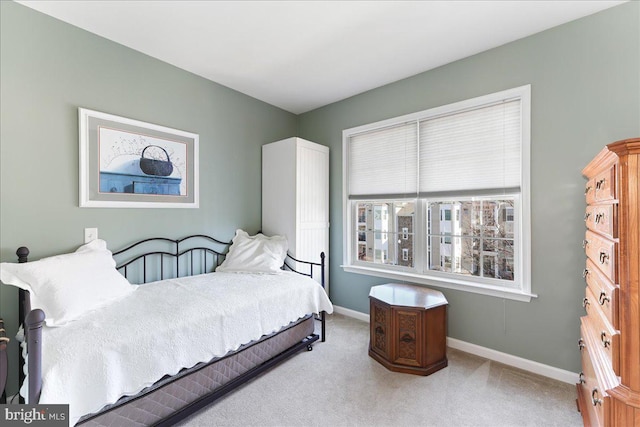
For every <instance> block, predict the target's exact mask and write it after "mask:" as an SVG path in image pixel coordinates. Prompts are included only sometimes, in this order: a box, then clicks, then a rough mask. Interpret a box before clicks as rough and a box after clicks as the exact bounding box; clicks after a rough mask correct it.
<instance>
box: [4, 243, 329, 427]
mask: <svg viewBox="0 0 640 427" xmlns="http://www.w3.org/2000/svg"><path fill="white" fill-rule="evenodd" d="M230 244H231V243H230V242H223V241H220V240H217V239H215V238H213V237H210V236H206V235H202V234H196V235H191V236H187V237H184V238H180V239H176V240H174V239H168V238H163V237H158V238H150V239H145V240H141V241H138V242H136V243H133V244H131V245H129V246H127V247H125V248H124V249H121V250H118V251H116V252H113V256H114V259H116V263H117V266H116V269H118V270H119V271H120V272H121V273H122V274H123V275H124V276H125V277H126V278H127V279H129V281H130V282H131V283H136V284H143V283H147V282H151V281H155V280H162V279H168V278H174V277H183V276H192V275H196V274H201V273H207V272H211V271H213V270H214V269H215V268H216V267H217V266H218V265H220V264H221V263H222V260H223V259H224V257H225V255H226V253H227V251H228V248H229V245H230ZM16 254H17V255H18V262H20V263H23V262H27V258H28V255H29V250H28V249H27V248H26V247H21V248H19V249H18V250H17V251H16ZM282 269H283V270H289V271H293V272H295V273H298V274H302V275H304V276H308V277H311V278H318V275H319V279H320V284H321V285H322V287H323V288H324V284H325V254H324V253H321V254H320V262H319V263H316V262H310V261H302V260H298V259H295V258H294V257H292V256H291V255H290V254H287V257H286V259H285V262H284V265H283V266H282ZM131 276H133V278H131ZM19 299H20V306H19V316H20V319H22V320H23V321H24V330H25V341H26V343H27V348H28V353H27V354H28V356H27V358H28V378H29V396H28V403H29V404H35V403H37V402H38V401H39V398H40V392H41V390H42V379H41V378H42V370H41V357H42V348H41V340H42V326H43V325H44V320H45V313H44V312H43V311H42V310H40V309H34V310H31V303H30V299H29V292H28V291H24V290H20V292H19ZM325 314H326V313H325V312H322V313H320V315H319V316H318V318H316V316H314V315H308V316H306V317H304V318H303V319H299V320H298V321H295V322H292V323H291V324H290V325H288V326H286V327H284V328H282V329H281V330H280V331H278V332H276V333H274V334H271V335H268V336H265V337H263V338H261V339H260V340H258V341H256V342H253V343H249V344H247V345H244V346H242V347H240V349H238V350H237V351H236V352H233V353H230V354H227V355H225V356H223V357H220V358H216V359H214V360H212V361H210V362H208V363H203V364H199V365H196V366H195V367H193V368H190V369H185V370H183V371H182V372H180V373H179V374H177V375H176V376H175V377H165V378H163V379H162V380H160V381H158V382H157V383H156V384H154V385H153V386H151V387H149V388H147V389H145V390H143V391H142V392H141V393H139V394H138V395H136V396H133V397H125V398H122V399H120V400H119V401H118V402H116V403H115V404H113V405H110V406H108V407H106V408H103V409H102V410H101V411H100V412H98V413H96V414H91V415H86V416H84V417H82V418H81V419H80V420H79V422H78V423H77V424H76V425H81V424H82V425H85V426H100V425H104V424H111V425H118V424H122V423H125V422H127V423H129V422H130V423H132V424H136V425H155V426H169V425H173V424H175V423H176V422H178V421H180V420H182V419H185V418H187V417H188V416H190V415H192V414H193V413H195V412H196V411H198V410H200V409H202V408H203V407H205V406H207V405H209V404H210V403H212V402H214V401H215V400H217V399H218V398H220V397H222V396H224V395H225V394H227V393H228V392H230V391H232V390H234V389H236V388H237V387H239V386H241V385H243V384H244V383H246V382H248V381H250V380H251V379H253V378H255V377H256V376H258V375H260V374H261V373H263V372H264V371H266V370H268V369H270V368H271V367H273V366H275V365H277V364H278V363H280V362H282V361H284V360H286V359H287V358H288V357H290V356H292V355H294V354H296V353H297V352H298V351H300V350H302V349H305V348H306V349H307V350H309V351H310V350H312V344H313V343H314V342H315V341H317V340H318V339H321V341H325V338H326V334H325V332H326V327H325V321H326V319H325ZM316 320H319V321H320V329H321V333H320V335H318V334H316V333H315V332H314V329H315V327H314V323H315V321H316ZM249 359H251V360H250V361H247V360H249ZM24 363H25V361H24V359H23V357H22V352H20V372H19V380H20V384H22V383H23V382H24V379H25V375H24V372H23V370H24V369H23V367H24ZM241 365H242V366H241ZM234 369H235V372H236V373H235V374H231V376H229V372H230V371H233V370H234ZM223 371H224V374H223V373H222V372H223ZM197 376H199V379H197V380H195V381H199V382H198V384H197V388H199V387H200V384H201V383H202V378H203V376H204V378H205V379H208V380H209V381H210V382H211V384H210V385H209V386H208V387H209V388H208V389H207V390H205V391H204V392H203V391H201V390H200V391H198V392H197V393H195V392H194V393H192V395H189V396H187V397H183V398H182V400H181V401H180V402H174V403H173V404H166V401H167V399H168V398H170V397H171V390H172V387H173V388H174V389H175V390H177V391H184V390H185V389H186V388H188V387H189V381H194V380H193V379H191V377H193V378H196V377H197ZM221 376H223V377H224V378H222V377H221ZM214 377H215V378H214ZM162 393H164V396H162V395H161V394H162ZM21 403H24V401H23V399H22V398H21ZM114 423H115V424H114Z"/></svg>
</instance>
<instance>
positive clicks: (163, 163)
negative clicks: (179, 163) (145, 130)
mask: <svg viewBox="0 0 640 427" xmlns="http://www.w3.org/2000/svg"><path fill="white" fill-rule="evenodd" d="M149 147H157V148H159V149H161V150H162V151H164V154H165V155H166V156H167V160H158V159H151V158H149V157H145V156H144V152H145V151H147V148H149ZM140 169H142V172H144V173H145V174H147V175H155V176H169V175H171V172H173V163H171V159H170V158H169V153H167V150H165V149H164V148H162V147H159V146H157V145H147V146H146V147H144V149H143V150H142V154H140Z"/></svg>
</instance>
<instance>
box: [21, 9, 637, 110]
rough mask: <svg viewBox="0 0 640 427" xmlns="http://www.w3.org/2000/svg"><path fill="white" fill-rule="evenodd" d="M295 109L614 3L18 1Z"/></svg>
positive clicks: (335, 98) (332, 99)
mask: <svg viewBox="0 0 640 427" xmlns="http://www.w3.org/2000/svg"><path fill="white" fill-rule="evenodd" d="M18 3H21V4H23V5H25V6H28V7H30V8H33V9H36V10H38V11H41V12H43V13H46V14H48V15H51V16H53V17H55V18H58V19H60V20H62V21H65V22H68V23H70V24H73V25H75V26H77V27H80V28H83V29H85V30H87V31H90V32H92V33H95V34H98V35H100V36H102V37H105V38H107V39H110V40H113V41H115V42H117V43H120V44H123V45H125V46H128V47H130V48H132V49H135V50H138V51H140V52H143V53H145V54H147V55H150V56H152V57H154V58H158V59H160V60H162V61H165V62H168V63H170V64H173V65H175V66H177V67H180V68H182V69H185V70H187V71H190V72H192V73H194V74H197V75H199V76H202V77H205V78H207V79H209V80H212V81H215V82H217V83H220V84H223V85H225V86H228V87H230V88H233V89H235V90H237V91H239V92H242V93H245V94H247V95H250V96H252V97H255V98H257V99H260V100H262V101H265V102H268V103H269V104H272V105H276V106H278V107H280V108H282V109H284V110H287V111H290V112H293V113H296V114H299V113H303V112H306V111H309V110H312V109H315V108H318V107H321V106H323V105H327V104H330V103H332V102H336V101H339V100H341V99H345V98H348V97H350V96H352V95H356V94H358V93H362V92H364V91H367V90H369V89H373V88H375V87H378V86H382V85H384V84H387V83H391V82H393V81H396V80H400V79H403V78H405V77H409V76H412V75H415V74H418V73H420V72H423V71H427V70H430V69H433V68H436V67H438V66H441V65H444V64H447V63H449V62H452V61H456V60H458V59H461V58H465V57H467V56H470V55H474V54H476V53H479V52H482V51H485V50H487V49H491V48H493V47H496V46H500V45H503V44H505V43H508V42H510V41H513V40H517V39H520V38H523V37H526V36H528V35H530V34H534V33H537V32H540V31H543V30H545V29H548V28H551V27H554V26H556V25H560V24H563V23H565V22H568V21H572V20H574V19H577V18H580V17H583V16H586V15H590V14H592V13H595V12H598V11H600V10H603V9H606V8H609V7H612V6H615V5H618V4H620V3H624V1H613V0H610V1H595V0H589V1H579V0H568V1H564V0H555V1H554V0H552V1H542V0H535V1H525V0H511V1H506V0H498V1H462V0H458V1H435V0H432V1H169V0H161V1H151V0H147V1H122V0H121V1H96V0H94V1H79V0H72V1H50V0H47V1H19V2H18Z"/></svg>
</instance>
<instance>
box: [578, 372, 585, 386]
mask: <svg viewBox="0 0 640 427" xmlns="http://www.w3.org/2000/svg"><path fill="white" fill-rule="evenodd" d="M578 382H579V383H580V384H586V382H587V380H585V379H584V372H580V375H578Z"/></svg>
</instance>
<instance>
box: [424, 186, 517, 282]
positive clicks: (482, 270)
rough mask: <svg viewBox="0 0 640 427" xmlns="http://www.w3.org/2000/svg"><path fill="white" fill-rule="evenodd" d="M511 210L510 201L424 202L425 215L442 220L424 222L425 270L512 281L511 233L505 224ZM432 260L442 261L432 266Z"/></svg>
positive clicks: (509, 224)
mask: <svg viewBox="0 0 640 427" xmlns="http://www.w3.org/2000/svg"><path fill="white" fill-rule="evenodd" d="M513 207H514V199H512V198H500V199H479V200H471V201H459V200H452V201H438V202H428V203H427V210H428V212H431V213H433V212H441V213H442V212H444V214H443V215H428V218H442V219H441V220H436V221H428V222H427V228H426V229H427V245H428V246H429V248H428V260H427V265H428V266H429V267H428V268H429V269H431V270H438V271H447V272H452V273H458V274H463V275H473V276H478V277H488V278H493V279H502V280H513V279H514V271H513V268H514V249H513V248H514V235H513V232H514V230H513V220H511V221H508V220H507V219H508V218H509V215H508V212H511V214H512V216H511V217H513ZM451 211H454V212H455V215H454V216H453V218H456V219H455V220H451V218H452V216H451V215H450V213H451ZM447 212H449V214H447ZM447 218H449V219H447ZM434 256H436V257H441V258H442V259H441V260H438V261H437V262H436V263H434V262H433V261H434V260H433V257H434Z"/></svg>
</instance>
